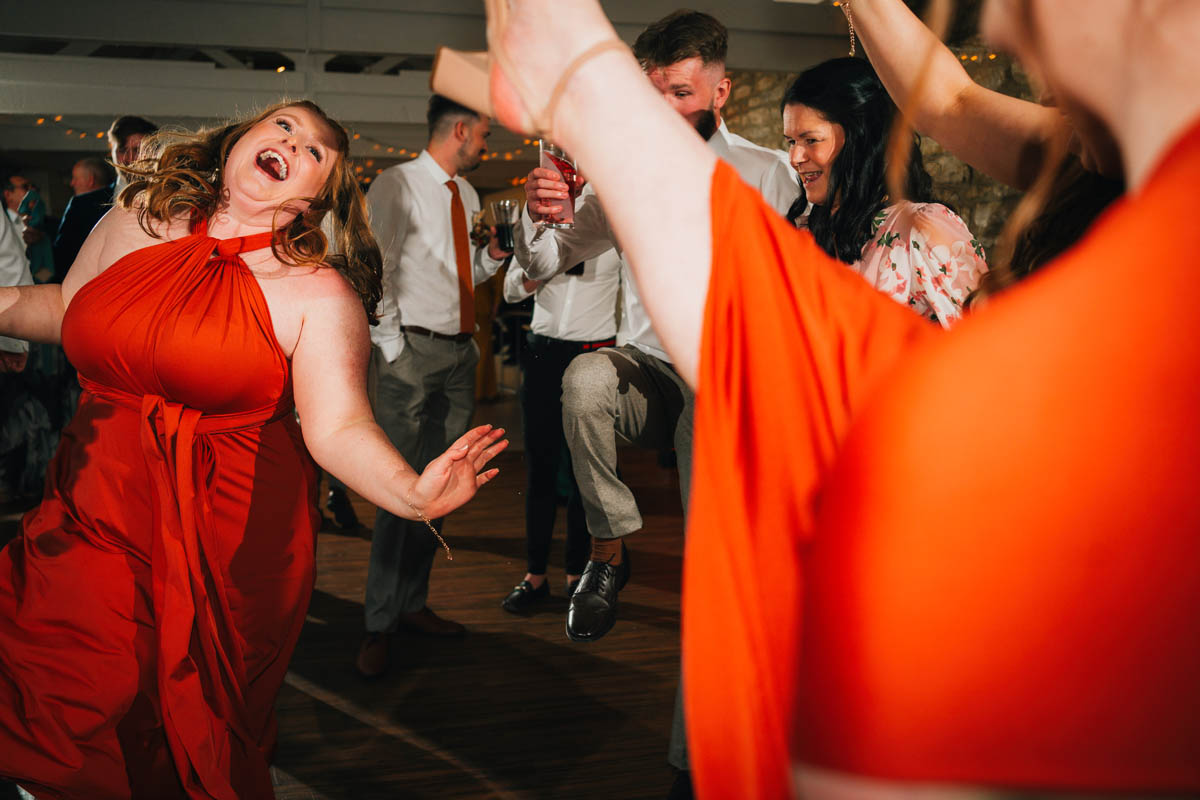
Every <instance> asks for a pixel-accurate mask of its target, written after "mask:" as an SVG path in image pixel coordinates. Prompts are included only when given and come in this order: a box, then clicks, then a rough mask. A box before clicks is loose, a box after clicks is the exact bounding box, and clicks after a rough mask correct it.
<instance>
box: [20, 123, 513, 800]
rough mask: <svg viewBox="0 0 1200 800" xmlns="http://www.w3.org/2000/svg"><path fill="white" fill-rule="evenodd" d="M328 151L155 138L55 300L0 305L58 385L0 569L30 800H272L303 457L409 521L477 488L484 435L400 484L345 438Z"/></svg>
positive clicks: (342, 159)
mask: <svg viewBox="0 0 1200 800" xmlns="http://www.w3.org/2000/svg"><path fill="white" fill-rule="evenodd" d="M347 153H348V141H347V136H346V133H345V131H344V130H343V129H342V127H341V126H340V125H338V124H337V123H336V122H334V121H333V120H331V119H329V118H328V117H327V116H326V115H325V114H324V113H323V112H322V111H321V110H320V109H319V108H318V107H317V106H315V105H313V104H312V103H308V102H299V103H292V104H284V105H280V106H276V107H273V108H271V109H269V110H267V111H266V112H264V113H262V114H260V115H258V116H257V117H255V118H254V119H251V120H247V121H244V122H240V123H235V124H231V125H229V126H227V127H225V128H222V129H219V130H213V131H205V132H201V133H199V134H196V135H193V136H190V137H184V138H183V139H182V141H173V142H171V143H170V144H169V145H168V146H167V147H166V149H165V151H164V152H163V153H162V155H161V157H160V158H159V159H158V161H157V163H156V164H153V165H146V164H143V166H144V167H146V168H145V169H143V170H141V172H140V177H139V178H138V179H137V180H135V181H134V182H133V183H132V184H131V186H130V187H128V188H127V189H126V190H125V192H124V193H123V195H122V197H121V201H120V204H119V206H118V207H117V208H115V209H113V210H112V211H110V212H109V213H108V214H107V215H106V216H105V217H104V219H102V220H101V222H100V223H99V224H98V225H97V227H96V229H95V230H94V231H93V232H92V234H91V236H90V237H89V238H88V240H87V242H86V243H85V244H84V247H83V249H82V251H81V252H80V255H79V258H78V259H77V260H76V262H75V264H74V265H73V267H72V268H71V271H70V273H69V275H68V276H67V279H66V281H65V282H64V284H63V285H62V286H61V287H59V286H51V285H45V286H38V287H24V288H14V289H0V292H2V293H3V294H0V330H3V331H4V332H5V333H6V334H10V335H15V336H18V337H21V338H31V339H38V340H42V341H57V340H58V339H59V338H60V337H61V341H62V343H63V346H64V347H65V349H66V351H67V354H68V356H69V357H70V359H71V361H72V363H73V364H74V365H75V367H76V368H77V369H78V371H79V376H80V383H81V385H82V386H83V389H84V392H83V396H82V399H81V401H80V405H79V411H78V413H77V414H76V416H75V418H74V419H73V420H72V422H71V424H70V426H69V427H68V428H67V429H66V431H65V432H64V434H63V441H62V444H61V445H60V447H59V450H58V453H57V455H56V456H55V459H54V461H53V463H52V465H51V468H50V474H49V477H48V480H47V487H46V492H45V496H44V499H43V502H42V504H41V505H40V506H39V507H38V508H37V509H35V510H33V511H31V512H30V513H29V514H28V515H27V517H26V518H25V520H24V525H23V530H22V534H21V536H19V537H18V538H17V539H15V540H14V541H13V542H11V543H10V544H9V545H8V546H7V547H6V548H5V549H4V550H3V552H0V775H3V776H4V777H6V778H8V779H10V780H13V781H16V782H17V783H18V784H20V785H22V786H23V787H24V788H25V789H26V790H28V791H30V792H32V793H33V794H34V795H35V796H36V797H39V798H55V797H57V798H89V799H92V798H126V797H138V798H172V797H187V798H222V799H223V800H235V799H236V798H269V797H272V796H273V793H272V789H271V780H270V774H269V770H268V763H269V760H270V758H271V753H272V749H273V746H274V741H275V722H274V714H273V705H274V701H275V695H276V693H277V691H278V689H279V686H280V684H281V683H282V680H283V677H284V673H285V672H286V670H287V665H288V660H289V658H290V657H291V653H292V650H293V648H294V647H295V644H296V639H297V637H298V635H299V632H300V628H301V626H302V624H303V621H304V615H305V611H306V608H307V605H308V600H309V596H310V593H311V591H312V585H313V548H314V544H315V532H316V529H317V525H318V520H319V517H318V514H317V510H316V502H315V501H316V496H315V492H316V476H315V471H314V465H313V463H312V459H311V458H310V456H309V454H310V453H311V454H312V458H315V459H316V460H317V461H318V462H319V463H320V464H321V466H322V467H324V468H326V469H328V470H329V471H330V472H331V473H333V474H336V475H338V476H339V477H341V478H342V479H343V480H344V481H345V482H346V484H347V485H349V486H350V487H351V488H353V489H355V490H356V491H358V492H360V493H361V494H362V495H363V496H365V497H367V498H368V499H369V500H371V501H372V502H375V503H377V504H378V505H380V506H383V507H385V508H388V509H389V510H391V511H393V512H394V513H396V514H398V515H402V516H408V517H411V518H419V517H420V516H421V515H425V516H427V517H428V516H430V515H432V516H440V515H441V514H442V513H444V512H445V511H449V510H451V509H453V508H455V507H457V506H459V505H461V504H462V503H463V502H466V500H468V499H469V498H470V497H471V496H472V495H473V494H474V492H475V490H476V488H477V486H479V485H482V484H483V483H484V482H486V481H487V480H489V479H490V478H491V477H492V476H493V475H494V474H495V473H494V470H491V471H487V472H484V473H482V474H477V473H478V472H479V470H480V469H481V468H482V467H483V466H484V464H485V463H486V462H487V460H488V459H489V458H490V457H491V456H492V455H494V454H495V453H496V452H498V451H499V450H500V449H501V448H502V447H503V444H504V443H503V442H498V437H499V432H496V431H490V432H489V430H488V429H487V428H486V427H485V428H478V429H475V430H473V431H471V432H470V433H468V434H467V435H466V436H464V437H463V439H461V440H459V442H457V443H456V445H455V446H454V447H452V448H451V450H450V451H447V453H446V454H444V455H443V456H441V457H440V458H438V459H437V460H435V461H434V462H433V463H431V464H430V466H429V467H428V468H427V469H426V471H425V472H424V473H423V474H421V475H417V474H415V473H414V472H413V471H412V470H411V469H410V468H409V467H408V465H407V464H406V463H405V462H404V460H403V458H402V457H401V456H400V455H399V453H397V452H396V451H395V450H394V449H393V448H392V447H391V446H390V445H389V444H388V442H387V439H386V437H385V436H384V435H383V433H382V431H380V429H379V428H378V426H377V425H375V423H374V421H373V419H372V417H371V413H370V408H369V405H368V403H367V399H366V396H365V386H366V379H365V364H366V357H367V351H368V346H367V325H366V322H367V321H368V320H369V319H371V318H372V317H373V312H374V306H375V302H376V301H377V300H378V298H379V291H380V290H379V260H380V257H379V252H378V249H377V248H376V246H375V244H374V240H373V239H372V238H371V235H370V232H369V231H368V229H367V227H366V217H365V211H364V208H365V206H364V202H363V198H362V194H361V192H360V191H359V190H358V187H357V185H356V183H355V181H354V179H353V174H352V173H351V171H350V170H349V169H348V167H347V165H346V156H347ZM327 213H328V214H330V215H332V216H333V218H334V224H333V230H334V233H335V237H336V238H337V239H338V242H337V244H338V245H339V247H338V248H337V250H338V252H339V253H342V254H344V255H342V256H337V257H332V256H331V257H329V258H327V256H326V252H327V245H328V242H327V241H326V239H325V237H324V235H323V234H322V233H321V232H320V225H321V221H322V218H323V217H324V216H325V215H326V214H327ZM331 265H332V266H335V267H337V269H333V268H330V266H331ZM295 411H299V414H300V416H301V417H302V418H303V420H304V430H303V435H302V434H301V431H300V430H299V428H298V427H297V425H296V423H295V418H294V414H295Z"/></svg>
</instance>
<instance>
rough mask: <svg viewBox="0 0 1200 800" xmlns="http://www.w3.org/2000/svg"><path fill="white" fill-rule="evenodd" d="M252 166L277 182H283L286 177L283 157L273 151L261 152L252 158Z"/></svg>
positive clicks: (286, 166) (285, 162) (286, 168)
mask: <svg viewBox="0 0 1200 800" xmlns="http://www.w3.org/2000/svg"><path fill="white" fill-rule="evenodd" d="M254 164H255V166H257V167H258V168H259V169H261V170H262V171H263V172H265V173H267V174H268V175H270V176H271V178H272V179H274V180H277V181H285V180H287V176H288V165H287V161H286V160H284V157H283V156H282V155H280V154H279V153H277V152H275V151H274V150H263V151H262V152H261V153H259V154H258V155H257V156H255V158H254Z"/></svg>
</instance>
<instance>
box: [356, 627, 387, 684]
mask: <svg viewBox="0 0 1200 800" xmlns="http://www.w3.org/2000/svg"><path fill="white" fill-rule="evenodd" d="M389 639H390V637H389V636H388V634H386V633H368V634H367V636H366V638H365V639H363V642H362V644H361V645H360V646H359V648H358V658H356V659H355V660H354V666H355V667H356V668H357V669H358V674H359V675H362V676H363V677H364V678H378V677H379V676H380V675H382V674H383V673H385V672H387V668H388V642H389Z"/></svg>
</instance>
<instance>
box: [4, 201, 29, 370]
mask: <svg viewBox="0 0 1200 800" xmlns="http://www.w3.org/2000/svg"><path fill="white" fill-rule="evenodd" d="M32 283H33V276H32V275H30V273H29V260H28V259H27V258H25V242H24V240H22V239H21V233H20V231H19V230H18V229H17V226H16V225H14V224H13V223H12V221H11V219H10V218H9V216H8V215H7V214H6V215H5V216H4V217H3V218H0V286H29V285H31V284H32ZM28 356H29V342H26V341H23V340H21V339H12V338H9V337H7V336H0V373H4V372H20V371H21V370H23V369H24V368H25V360H26V359H27V358H28Z"/></svg>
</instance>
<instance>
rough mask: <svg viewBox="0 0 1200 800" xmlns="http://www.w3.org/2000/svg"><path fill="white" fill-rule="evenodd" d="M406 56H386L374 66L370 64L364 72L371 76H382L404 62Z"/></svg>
mask: <svg viewBox="0 0 1200 800" xmlns="http://www.w3.org/2000/svg"><path fill="white" fill-rule="evenodd" d="M404 58H405V57H404V56H384V57H383V58H381V59H379V60H378V61H376V62H375V63H373V64H368V65H367V67H366V68H365V69H363V72H365V73H367V74H369V75H382V74H384V73H385V72H387V71H388V70H389V69H391V68H392V67H394V66H396V65H397V64H399V63H400V62H401V61H403V60H404Z"/></svg>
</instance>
